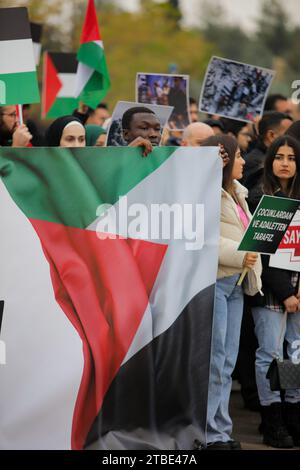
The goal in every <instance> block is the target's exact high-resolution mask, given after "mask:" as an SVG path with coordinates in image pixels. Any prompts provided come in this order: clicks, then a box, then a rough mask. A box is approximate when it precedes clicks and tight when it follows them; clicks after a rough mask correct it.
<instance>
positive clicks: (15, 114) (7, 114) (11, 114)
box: [1, 112, 17, 118]
mask: <svg viewBox="0 0 300 470" xmlns="http://www.w3.org/2000/svg"><path fill="white" fill-rule="evenodd" d="M1 115H2V116H9V117H11V118H16V117H17V113H16V112H14V113H1Z"/></svg>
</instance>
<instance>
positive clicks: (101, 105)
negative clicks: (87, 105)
mask: <svg viewBox="0 0 300 470" xmlns="http://www.w3.org/2000/svg"><path fill="white" fill-rule="evenodd" d="M97 108H100V109H106V110H108V106H107V104H106V103H99V104H98V105H97Z"/></svg>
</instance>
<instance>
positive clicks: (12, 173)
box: [0, 147, 176, 228]
mask: <svg viewBox="0 0 300 470" xmlns="http://www.w3.org/2000/svg"><path fill="white" fill-rule="evenodd" d="M175 150H176V149H174V148H172V147H160V148H156V149H154V151H153V152H152V153H151V155H149V156H148V157H147V158H143V157H142V156H141V149H138V148H129V147H118V148H114V147H107V148H102V149H98V148H81V149H65V148H19V149H18V148H15V149H14V148H11V147H3V148H0V176H1V178H2V180H3V182H4V184H5V186H6V187H7V189H8V191H9V193H10V195H11V196H12V198H13V199H14V201H15V202H16V204H17V205H18V206H19V207H20V208H21V210H22V211H23V212H24V213H25V215H26V216H27V217H28V218H31V219H38V220H44V221H49V222H56V223H59V224H63V225H67V226H70V227H77V228H86V227H87V226H88V225H90V224H91V223H92V222H93V221H94V220H95V219H96V217H97V213H96V211H97V208H98V206H99V205H100V204H104V203H105V204H114V203H115V202H117V201H118V198H119V196H123V195H125V194H127V193H128V192H129V191H130V190H131V189H133V188H134V187H135V186H136V185H137V184H138V183H139V182H140V181H142V180H143V179H144V178H146V177H147V176H148V175H149V174H151V173H152V172H153V171H155V170H156V169H157V168H158V167H159V166H160V165H161V164H163V163H164V162H165V161H166V160H167V159H168V158H169V157H170V156H171V155H172V153H173V152H174V151H175Z"/></svg>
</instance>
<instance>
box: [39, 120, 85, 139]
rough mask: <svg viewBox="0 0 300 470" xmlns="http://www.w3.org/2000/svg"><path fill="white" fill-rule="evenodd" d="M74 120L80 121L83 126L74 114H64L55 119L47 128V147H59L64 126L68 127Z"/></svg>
mask: <svg viewBox="0 0 300 470" xmlns="http://www.w3.org/2000/svg"><path fill="white" fill-rule="evenodd" d="M72 121H76V122H79V124H81V125H82V126H83V124H82V122H81V121H80V119H77V118H76V117H74V116H62V117H59V118H57V119H55V121H53V122H52V124H51V125H50V126H49V127H48V129H47V130H46V134H45V138H46V147H59V144H60V139H61V136H62V133H63V131H64V128H65V127H66V125H67V124H69V123H70V122H72Z"/></svg>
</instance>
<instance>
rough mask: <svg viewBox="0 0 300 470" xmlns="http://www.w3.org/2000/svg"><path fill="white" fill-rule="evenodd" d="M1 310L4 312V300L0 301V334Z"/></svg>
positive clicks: (0, 324) (0, 323)
mask: <svg viewBox="0 0 300 470" xmlns="http://www.w3.org/2000/svg"><path fill="white" fill-rule="evenodd" d="M3 310H4V300H0V332H1V326H2V318H3Z"/></svg>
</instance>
